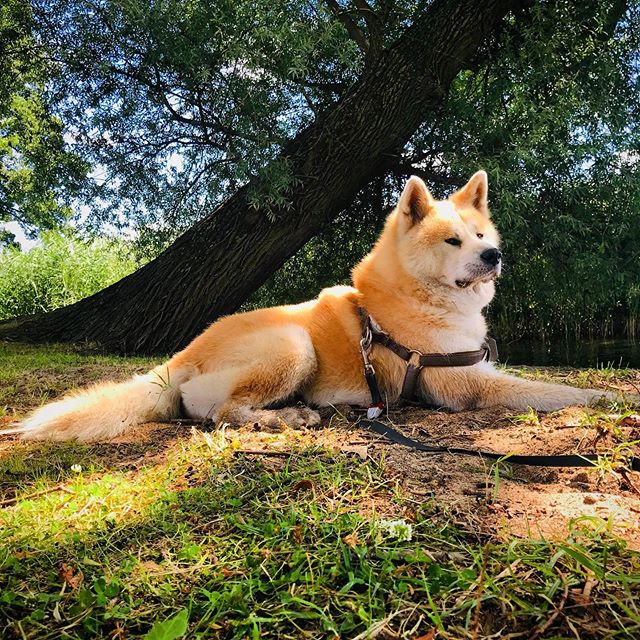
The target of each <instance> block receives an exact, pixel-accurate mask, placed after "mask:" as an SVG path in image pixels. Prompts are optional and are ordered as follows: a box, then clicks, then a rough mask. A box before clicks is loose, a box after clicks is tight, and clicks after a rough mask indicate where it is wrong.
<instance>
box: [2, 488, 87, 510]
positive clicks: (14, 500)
mask: <svg viewBox="0 0 640 640" xmlns="http://www.w3.org/2000/svg"><path fill="white" fill-rule="evenodd" d="M55 491H64V492H65V493H71V494H73V493H75V492H74V491H71V489H67V488H66V487H64V486H62V485H61V484H59V485H56V486H55V487H51V488H50V489H43V490H42V491H36V492H35V493H30V494H29V495H27V496H14V497H13V498H8V499H7V500H2V502H0V507H7V506H9V505H12V504H16V503H17V502H20V501H21V500H31V499H32V498H39V497H40V496H44V495H46V494H47V493H54V492H55Z"/></svg>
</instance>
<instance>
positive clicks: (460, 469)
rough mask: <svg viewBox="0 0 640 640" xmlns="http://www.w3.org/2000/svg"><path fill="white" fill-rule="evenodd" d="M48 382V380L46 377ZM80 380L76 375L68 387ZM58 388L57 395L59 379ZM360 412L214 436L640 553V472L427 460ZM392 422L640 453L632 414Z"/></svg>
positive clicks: (0, 445) (513, 444)
mask: <svg viewBox="0 0 640 640" xmlns="http://www.w3.org/2000/svg"><path fill="white" fill-rule="evenodd" d="M43 378H44V380H45V381H46V379H47V376H44V377H43ZM73 378H74V376H73V375H72V376H70V380H69V383H70V385H71V384H72V379H73ZM638 383H640V372H638V373H636V374H635V377H634V379H632V380H630V381H628V382H626V383H622V384H618V386H617V388H620V389H622V390H627V391H633V390H634V389H635V388H637V386H638ZM63 386H65V385H63ZM56 387H57V389H58V390H59V388H60V379H59V378H58V379H57V380H56ZM16 391H19V385H18V387H17V389H16ZM26 408H27V407H20V409H21V410H22V409H26ZM359 415H361V414H358V413H356V412H354V411H353V410H352V409H351V408H349V407H338V408H337V412H334V411H333V410H329V411H327V412H326V415H325V420H324V421H323V425H322V427H321V428H319V429H295V430H294V429H289V428H287V427H286V426H285V425H283V429H282V431H280V432H277V433H273V432H264V431H261V430H260V429H257V428H255V427H253V426H246V427H244V428H242V429H239V430H237V429H231V428H227V429H226V430H225V432H224V434H222V435H221V434H220V433H219V431H218V432H217V434H218V437H223V438H224V439H226V440H227V441H228V442H229V443H234V446H235V447H236V448H237V450H238V451H240V452H243V453H245V454H247V455H254V456H259V457H261V458H262V459H263V460H265V461H267V463H268V464H272V465H276V466H277V465H281V464H283V463H284V462H283V461H284V460H285V459H286V456H287V454H288V452H290V451H292V450H294V449H295V448H298V447H306V446H316V445H317V446H322V447H327V448H329V449H333V450H335V451H342V452H346V453H348V454H350V455H355V456H358V457H360V458H362V459H371V460H372V461H376V462H378V463H381V464H383V465H384V469H385V475H386V477H387V478H388V480H389V482H392V483H395V484H396V485H397V486H398V488H399V490H401V491H403V492H404V494H405V496H406V495H409V496H410V498H411V500H413V501H414V502H415V503H416V504H419V503H421V502H424V501H426V500H432V499H435V501H436V503H438V504H441V505H442V506H443V508H446V509H448V510H449V511H450V512H451V513H453V514H454V515H455V518H456V519H457V520H459V521H460V522H461V523H463V524H464V525H465V526H466V527H471V528H473V529H476V530H478V531H479V532H485V531H486V532H490V533H492V534H493V535H499V536H503V537H504V538H509V537H511V536H529V537H538V536H543V537H546V538H557V537H564V536H565V535H566V534H567V532H568V528H569V526H570V523H571V521H572V520H575V519H589V518H591V519H595V520H593V522H594V523H600V525H601V526H606V527H609V530H611V531H612V532H613V533H615V534H616V535H618V536H620V537H622V538H624V539H625V540H626V541H627V543H628V544H629V546H630V547H631V548H634V549H640V477H639V476H640V474H637V473H633V472H631V473H629V472H627V471H625V470H624V467H623V466H619V468H618V469H617V470H616V469H611V468H608V467H607V465H606V464H602V465H599V466H598V467H593V468H578V469H576V468H573V469H571V468H568V469H561V468H560V469H555V468H540V467H523V466H520V465H515V464H508V463H500V464H499V465H495V464H493V463H492V462H491V461H488V460H486V459H483V458H481V457H479V456H477V457H474V456H457V455H448V454H425V453H422V452H416V451H413V450H410V449H407V448H405V447H402V446H400V445H395V444H391V443H389V442H388V441H386V440H385V439H383V438H381V437H380V436H378V435H375V434H372V433H370V432H368V431H367V430H365V429H363V428H361V427H359V426H358V425H357V419H358V416H359ZM386 419H388V420H389V421H390V422H391V424H393V425H394V426H395V427H396V428H397V429H398V430H399V431H401V432H403V433H405V434H406V435H408V436H410V437H412V438H414V439H417V440H420V441H422V442H425V443H428V444H432V445H436V446H450V447H461V448H466V449H484V450H489V451H495V452H499V453H503V454H507V453H523V454H567V453H579V454H580V453H594V452H595V453H611V452H613V451H615V450H616V449H618V450H622V451H625V452H627V453H634V454H635V455H640V446H638V445H637V444H633V443H634V441H638V440H640V416H638V415H635V414H625V415H624V416H620V415H615V414H606V413H604V412H603V411H601V410H600V411H598V410H584V409H578V408H570V409H567V410H564V411H561V412H556V413H553V414H547V415H543V414H540V415H538V416H536V415H535V414H533V413H532V414H530V415H525V416H513V411H509V410H507V409H505V408H501V407H495V408H491V409H485V410H477V411H467V412H462V413H455V414H454V413H449V412H444V411H432V410H427V409H422V408H413V407H410V408H404V409H398V410H394V411H392V412H390V413H389V414H388V415H387V416H386ZM7 422H8V418H5V424H7ZM194 427H195V428H199V429H204V430H207V429H215V426H212V425H208V426H207V425H204V426H203V425H194V424H193V423H190V422H189V421H174V422H173V423H171V424H168V425H160V424H148V425H143V426H141V427H138V428H137V429H135V430H134V431H133V432H131V433H129V434H128V435H127V436H126V437H122V438H120V439H118V440H116V441H113V442H110V443H104V444H98V445H95V446H93V447H92V454H94V455H95V456H96V458H100V463H101V465H104V466H106V467H107V468H108V467H113V468H114V469H125V470H128V469H135V468H136V467H138V466H142V465H148V464H153V461H154V459H156V460H159V459H162V457H163V456H164V452H165V451H166V450H167V448H168V447H170V446H171V445H172V444H174V443H175V441H176V440H178V439H180V438H181V437H185V435H188V434H189V432H190V430H191V429H192V428H194ZM14 443H15V439H14V438H13V437H10V436H4V437H0V459H1V458H2V457H4V456H6V455H8V454H9V452H10V450H11V448H12V447H13V445H14ZM628 443H632V444H628ZM0 490H1V491H2V494H3V495H2V496H1V497H0V500H3V499H4V500H6V499H11V496H12V487H11V483H10V481H9V482H7V481H6V479H5V480H4V481H2V482H0ZM372 508H375V509H376V510H377V512H381V511H382V512H384V511H388V512H389V514H390V515H391V514H392V513H393V509H394V507H393V505H391V504H377V505H372ZM402 515H403V516H404V517H410V515H411V514H407V513H404V514H402Z"/></svg>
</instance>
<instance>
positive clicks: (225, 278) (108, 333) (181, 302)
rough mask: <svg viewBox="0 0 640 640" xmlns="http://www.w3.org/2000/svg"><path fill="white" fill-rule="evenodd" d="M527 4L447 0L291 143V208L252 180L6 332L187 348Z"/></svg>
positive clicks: (344, 197)
mask: <svg viewBox="0 0 640 640" xmlns="http://www.w3.org/2000/svg"><path fill="white" fill-rule="evenodd" d="M520 4H521V2H519V0H484V1H483V0H460V1H457V0H435V1H434V2H432V3H431V4H430V5H429V6H428V8H427V9H426V10H424V11H423V13H422V14H421V15H420V16H419V17H418V18H417V19H416V20H415V22H414V23H413V25H412V26H411V27H409V28H407V30H406V31H405V32H404V34H403V35H402V36H401V37H400V38H399V39H398V40H397V41H396V42H395V44H393V45H392V46H390V47H389V48H387V49H385V50H383V51H382V52H381V54H380V55H379V57H378V58H377V60H376V61H375V62H374V63H373V64H372V65H371V67H370V68H369V69H368V70H366V71H365V72H364V73H363V75H362V77H361V78H360V79H359V80H358V81H357V82H356V83H355V84H354V85H353V87H351V89H349V90H348V91H347V93H346V94H345V95H344V96H343V98H342V99H341V100H340V101H339V102H338V103H337V104H336V105H335V106H334V107H333V108H332V109H331V110H330V111H329V112H328V113H326V114H325V115H324V116H321V117H320V118H318V119H317V120H316V121H315V122H314V123H313V124H312V125H311V126H309V127H308V128H307V129H305V130H304V131H302V132H301V133H300V134H299V135H298V136H297V137H296V138H295V139H293V140H292V141H291V142H290V143H289V144H288V145H287V146H286V147H285V149H284V150H283V152H282V154H281V158H282V157H284V158H286V159H287V162H288V164H289V167H290V169H291V172H292V175H293V176H295V178H296V180H295V182H294V183H293V186H292V188H291V189H290V190H289V192H288V193H287V200H288V201H289V203H290V204H289V205H288V206H281V207H273V206H271V207H264V208H262V207H259V208H257V209H256V208H252V207H250V206H249V204H248V194H249V193H250V188H251V186H252V185H251V183H250V184H249V185H247V186H245V187H243V188H241V189H240V190H239V191H238V192H237V193H236V194H235V195H234V196H232V197H231V198H230V199H229V200H228V201H227V202H225V203H224V204H223V205H222V206H220V207H219V208H218V209H217V210H216V211H214V212H212V213H211V214H209V215H207V216H206V217H205V218H203V219H202V220H200V221H199V222H198V223H196V224H195V225H194V226H193V227H191V228H190V229H189V230H188V231H187V232H186V233H184V234H183V235H182V236H181V237H179V238H178V239H177V240H176V241H175V242H174V243H173V244H172V245H171V246H170V247H169V248H168V249H167V250H165V251H164V252H163V253H162V254H161V255H160V256H158V257H157V258H156V259H155V260H153V261H152V262H150V263H148V264H147V265H145V266H144V267H142V268H141V269H139V270H138V271H136V272H135V273H133V274H131V275H129V276H127V277H126V278H124V279H122V280H121V281H119V282H117V283H115V284H113V285H111V286H110V287H108V288H107V289H105V290H103V291H101V292H99V293H97V294H95V295H93V296H91V297H89V298H86V299H84V300H81V301H80V302H77V303H75V304H73V305H70V306H68V307H64V308H61V309H57V310H55V311H53V312H50V313H47V314H43V315H38V316H28V317H21V318H15V319H12V320H9V321H5V322H4V323H1V324H0V338H9V339H20V340H29V341H36V342H38V341H46V342H54V341H63V342H65V341H71V342H78V341H89V342H94V343H98V344H100V345H102V346H103V347H104V348H106V349H109V350H112V351H118V352H124V353H145V354H147V353H167V352H172V351H175V350H178V349H180V348H182V347H184V346H185V345H186V344H187V343H188V342H189V341H190V340H191V339H192V338H193V337H194V336H196V335H197V334H198V333H200V332H201V331H202V330H203V329H204V328H205V327H206V326H207V325H208V324H209V323H210V322H212V321H213V320H215V319H216V318H217V317H219V316H220V315H223V314H227V313H231V312H233V311H235V310H236V309H237V308H238V306H239V305H240V304H241V303H242V302H243V301H244V300H245V299H246V297H247V296H248V295H249V294H250V293H252V292H253V291H255V290H256V289H257V288H258V287H259V286H260V285H261V284H262V283H264V281H265V280H266V279H267V278H268V277H269V276H270V275H271V274H272V273H273V272H274V271H275V270H276V269H278V268H279V267H280V266H281V265H282V264H283V263H284V262H285V261H286V260H287V259H288V258H289V257H290V256H291V255H293V254H294V253H295V252H296V251H297V250H298V249H299V248H300V247H301V246H302V245H303V244H304V243H305V242H307V241H308V240H309V239H310V238H312V237H313V236H314V235H315V234H317V233H318V232H319V231H320V229H321V228H322V227H323V226H324V225H325V224H326V223H328V222H329V221H330V220H331V219H332V218H334V217H335V216H336V215H337V214H338V213H339V212H340V211H341V210H342V209H343V208H344V207H345V206H346V205H347V204H348V203H349V201H350V200H351V199H352V198H353V197H354V196H355V194H356V193H357V192H358V190H359V189H360V188H362V187H363V186H364V185H365V184H366V183H367V182H368V181H369V180H370V179H371V177H372V176H374V175H375V174H376V173H377V172H378V171H379V169H380V168H381V167H382V166H383V164H384V162H385V159H386V158H387V157H388V155H389V154H390V153H394V152H397V151H398V150H399V149H401V148H402V146H403V145H404V144H405V143H406V142H407V140H408V139H409V138H410V137H411V135H412V134H413V133H414V132H415V131H416V129H417V128H418V127H419V126H420V124H421V123H422V122H424V121H425V119H426V116H427V115H428V113H429V111H432V110H433V109H434V108H435V107H436V106H438V105H439V104H441V103H442V101H443V99H444V97H445V95H446V91H447V89H448V87H449V84H450V83H451V81H452V80H453V78H454V77H455V75H456V74H457V73H458V72H459V71H460V70H461V69H462V68H463V65H464V64H465V62H466V61H468V59H469V58H470V57H471V56H472V55H473V54H474V52H475V51H476V50H477V48H478V46H479V45H480V44H481V43H482V41H483V40H484V38H485V37H486V36H487V34H488V33H490V32H491V31H492V30H493V29H494V28H495V27H496V26H497V25H498V24H499V22H500V21H501V20H502V19H503V18H504V16H505V14H506V13H507V12H508V11H509V10H510V9H512V8H515V7H516V6H519V5H520ZM274 215H275V219H274ZM315 294H316V292H315V291H309V296H310V297H313V296H314V295H315Z"/></svg>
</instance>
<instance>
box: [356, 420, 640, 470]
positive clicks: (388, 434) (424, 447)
mask: <svg viewBox="0 0 640 640" xmlns="http://www.w3.org/2000/svg"><path fill="white" fill-rule="evenodd" d="M356 425H360V426H363V427H365V428H366V429H368V430H369V431H372V432H373V433H377V434H378V435H381V436H384V437H385V438H388V439H389V440H391V442H395V443H396V444H401V445H403V446H405V447H409V448H411V449H416V450H417V451H423V452H425V453H451V454H454V455H460V456H475V457H478V456H479V457H481V458H488V459H489V460H502V461H504V462H509V463H512V464H523V465H527V466H531V467H595V466H597V464H598V461H599V460H602V459H603V458H605V457H606V456H607V454H602V455H598V454H594V453H587V454H584V455H579V454H572V455H561V456H541V455H540V456H523V455H519V454H514V455H508V454H503V453H494V452H493V451H481V450H473V449H460V448H458V447H434V446H432V445H428V444H423V443H422V442H418V441H417V440H413V439H412V438H408V437H407V436H404V435H402V434H401V433H400V432H399V431H396V430H395V429H394V428H393V427H390V426H388V425H386V424H383V423H382V422H380V421H378V420H367V419H364V418H362V419H360V420H358V422H356ZM624 466H625V467H626V468H627V469H629V470H631V471H640V458H638V457H637V456H631V457H630V458H625V459H624Z"/></svg>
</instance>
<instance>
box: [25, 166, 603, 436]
mask: <svg viewBox="0 0 640 640" xmlns="http://www.w3.org/2000/svg"><path fill="white" fill-rule="evenodd" d="M487 191H488V185H487V175H486V173H485V172H484V171H479V172H478V173H476V174H475V175H474V176H473V177H472V178H471V179H470V180H469V182H468V183H467V184H466V185H465V186H464V187H463V188H462V189H460V190H459V191H457V192H456V193H454V194H453V195H452V196H450V197H449V198H448V199H447V200H444V201H436V200H435V199H434V198H433V197H432V195H431V194H430V193H429V190H428V189H427V187H426V186H425V184H424V182H423V181H422V180H420V179H419V178H417V177H412V178H410V179H409V181H408V182H407V184H406V186H405V188H404V191H403V192H402V195H401V197H400V200H399V203H398V205H397V207H396V208H395V209H394V211H393V212H392V213H391V214H390V215H389V217H388V219H387V221H386V225H385V228H384V231H383V232H382V235H381V236H380V238H379V239H378V241H377V243H376V245H375V246H374V247H373V249H372V250H371V252H370V253H369V255H367V256H366V257H365V258H364V259H363V260H362V261H361V262H360V264H358V265H357V266H356V267H355V269H354V270H353V284H354V287H344V286H341V287H333V288H330V289H325V290H324V291H322V292H321V293H320V296H319V297H318V298H317V299H316V300H312V301H310V302H305V303H303V304H297V305H290V306H282V307H275V308H271V309H260V310H257V311H251V312H249V313H241V314H237V315H232V316H227V317H225V318H221V319H220V320H218V321H217V322H215V323H214V324H212V325H211V326H210V327H209V328H208V329H207V330H206V331H205V332H204V333H202V334H201V335H200V336H198V337H197V338H195V339H194V340H193V342H191V344H189V346H187V347H186V348H185V349H184V350H183V351H181V352H179V353H177V354H176V355H174V356H173V357H172V358H171V359H170V360H169V361H168V362H167V363H166V364H163V365H161V366H159V367H156V368H155V369H153V370H152V371H150V372H149V373H147V374H145V375H142V376H138V377H135V378H134V379H132V380H131V381H129V382H125V383H122V384H113V383H107V384H102V385H98V386H94V387H91V388H89V389H86V390H83V391H79V392H76V393H74V394H71V395H69V396H68V397H65V398H63V399H62V400H59V401H57V402H54V403H52V404H49V405H46V406H44V407H42V408H40V409H38V410H37V411H36V412H35V413H34V414H33V415H32V416H31V417H29V418H28V419H27V420H26V421H25V422H24V423H23V425H22V426H20V427H19V428H18V429H17V430H15V431H17V432H20V433H22V435H23V437H25V438H33V439H51V440H66V439H74V438H75V439H78V440H101V439H108V438H112V437H115V436H117V435H119V434H121V433H122V432H124V431H126V430H127V429H128V428H129V427H131V426H132V425H136V424H139V423H143V422H149V421H162V420H166V419H168V418H172V417H176V416H178V415H179V413H180V411H181V406H182V411H184V412H185V413H186V414H187V415H188V416H190V417H192V418H196V419H211V420H214V421H220V422H227V423H231V424H240V423H246V422H250V421H255V422H259V423H273V422H278V421H279V420H280V419H282V420H283V421H285V422H287V423H289V424H303V423H306V424H315V423H317V422H319V419H320V418H319V416H318V414H317V413H316V412H315V411H314V410H312V409H308V408H294V407H290V408H285V409H281V410H275V409H269V406H270V405H274V404H275V403H282V402H283V401H286V400H287V399H288V398H292V397H293V396H298V397H302V398H303V399H304V400H305V402H306V403H307V404H309V405H310V406H315V407H322V406H326V405H331V404H354V405H368V404H369V403H370V401H371V395H370V390H369V388H368V386H367V383H366V380H365V376H364V374H363V359H362V353H361V350H360V340H361V336H362V332H363V320H362V314H363V312H364V313H365V314H367V315H368V316H370V317H371V319H372V320H373V321H375V326H378V327H380V328H381V330H382V331H384V332H386V334H388V335H389V336H390V337H391V338H392V339H393V340H394V341H395V342H396V343H399V344H401V345H406V347H407V349H408V350H410V351H411V352H413V353H415V352H418V353H420V352H422V353H440V354H442V353H444V354H451V353H455V352H466V351H474V350H478V349H479V348H480V347H481V345H482V344H483V343H484V341H485V336H486V333H487V326H486V323H485V319H484V317H483V315H482V310H483V309H484V307H486V306H487V304H488V303H489V302H490V301H491V299H492V298H493V295H494V280H495V278H496V277H498V276H499V275H500V270H501V265H502V261H501V253H500V250H499V248H498V247H499V236H498V232H497V231H496V229H495V227H494V225H493V224H492V222H491V219H490V215H489V209H488V206H487ZM363 310H364V311H363ZM369 360H370V363H371V364H372V365H373V367H374V368H375V371H376V377H377V382H378V385H379V388H380V391H381V394H382V397H383V398H385V399H386V401H387V402H388V403H393V402H395V401H396V400H397V399H398V398H399V396H400V393H401V388H402V385H403V381H404V378H405V372H406V369H407V363H406V362H405V361H404V360H402V359H401V358H399V357H398V356H397V355H396V353H394V352H392V351H391V350H389V349H388V348H386V347H385V346H383V345H380V344H374V345H372V349H371V351H370V354H369ZM417 378H418V379H417V381H416V382H417V386H416V394H417V396H418V397H421V398H428V399H429V401H430V402H431V403H436V404H437V405H439V406H443V407H449V408H451V409H453V410H461V409H470V408H474V407H486V406H489V405H504V406H506V407H509V408H511V409H517V410H523V409H527V408H528V407H533V408H534V409H541V410H553V409H559V408H560V407H564V406H566V405H571V404H585V403H588V402H590V401H592V400H594V399H597V398H599V397H601V396H603V395H608V394H606V393H603V392H601V391H596V390H584V389H576V388H573V387H568V386H562V385H556V384H546V383H543V382H536V381H531V380H524V379H521V378H517V377H512V376H509V375H506V374H505V373H502V372H501V371H499V370H496V369H495V368H494V367H493V366H492V364H491V363H489V362H487V361H482V362H477V363H476V364H473V365H469V366H457V367H449V366H445V367H442V366H439V367H433V368H432V367H426V368H424V369H422V370H421V372H420V374H419V376H418V377H417Z"/></svg>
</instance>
